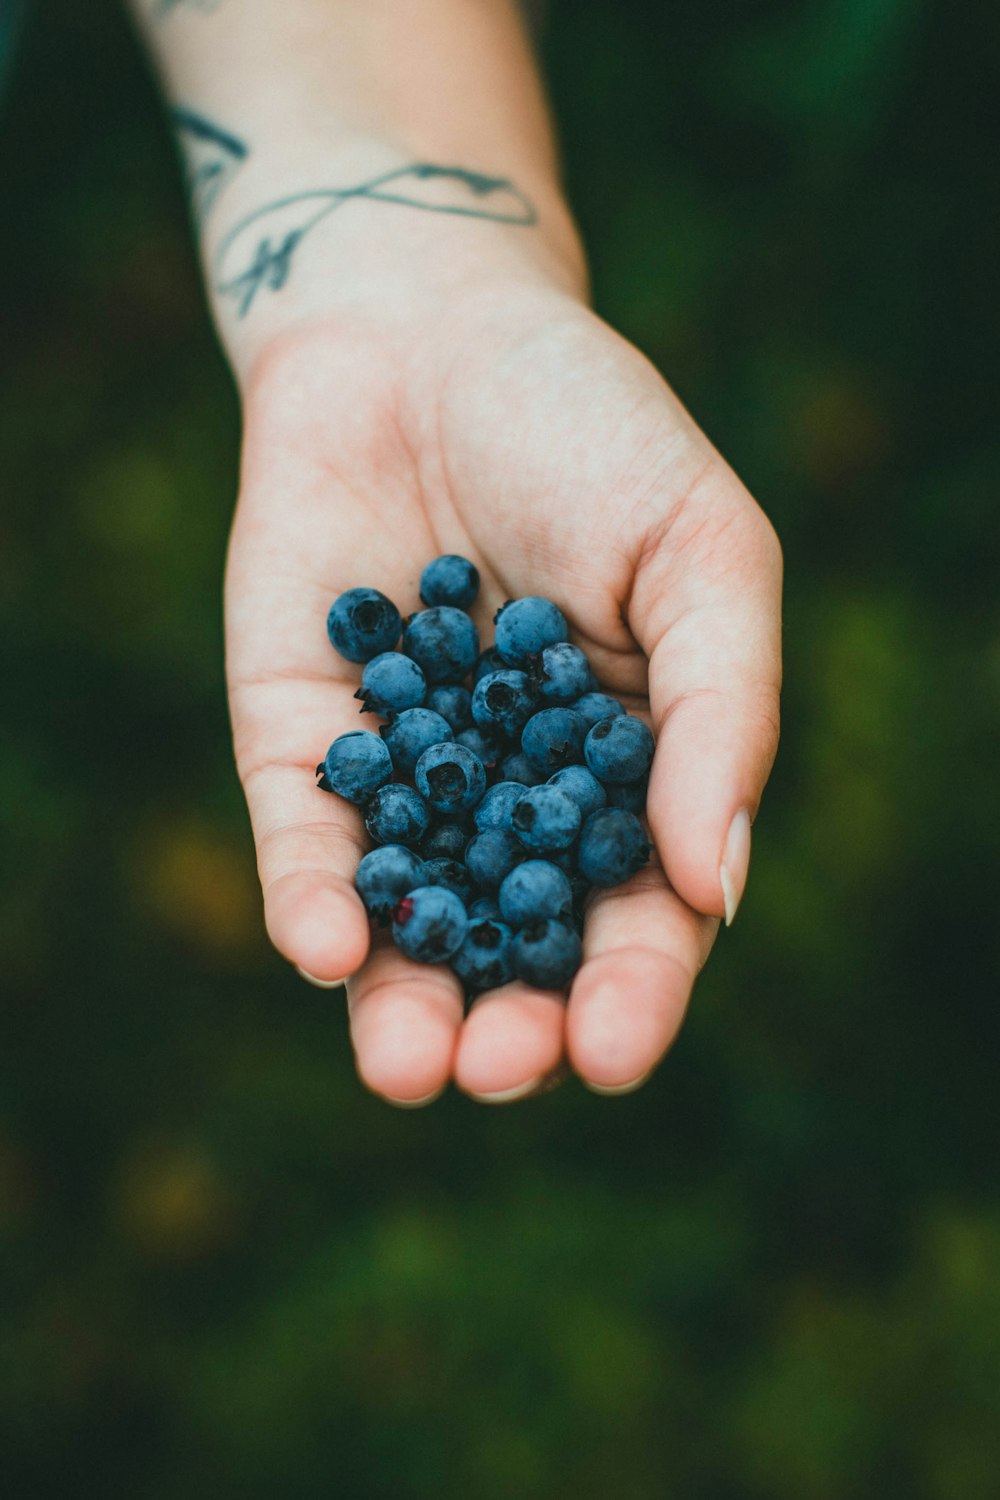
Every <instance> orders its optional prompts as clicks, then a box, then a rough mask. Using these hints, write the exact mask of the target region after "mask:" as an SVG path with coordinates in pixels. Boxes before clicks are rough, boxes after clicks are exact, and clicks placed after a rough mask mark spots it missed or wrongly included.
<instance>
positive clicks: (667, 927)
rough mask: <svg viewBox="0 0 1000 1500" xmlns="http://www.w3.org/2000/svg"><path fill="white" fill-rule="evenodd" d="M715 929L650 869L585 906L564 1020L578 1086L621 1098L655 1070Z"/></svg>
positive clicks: (654, 868)
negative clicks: (579, 956) (578, 963)
mask: <svg viewBox="0 0 1000 1500" xmlns="http://www.w3.org/2000/svg"><path fill="white" fill-rule="evenodd" d="M717 927H718V924H717V923H716V922H715V921H713V920H711V919H708V918H705V917H701V916H698V915H697V913H695V912H693V911H692V910H691V909H690V907H688V906H686V905H685V903H684V902H683V901H681V900H680V898H679V897H678V896H677V895H676V894H675V892H674V891H672V890H671V889H670V887H669V885H668V884H667V881H666V878H665V876H664V873H663V870H662V869H661V868H660V866H659V865H658V864H656V865H651V866H649V867H648V868H647V869H645V870H643V871H641V872H640V873H639V874H638V875H635V876H633V878H632V879H631V880H630V881H629V882H628V884H627V885H623V886H617V887H615V888H614V889H613V890H608V891H602V892H601V893H600V894H599V895H598V896H597V897H595V898H594V899H593V901H592V902H591V905H590V908H589V910H588V913H587V920H586V922H585V924H584V963H583V967H582V968H581V969H580V971H579V973H578V974H577V976H576V978H575V980H574V981H573V988H572V991H571V994H570V1001H569V1010H568V1012H567V1016H566V1046H567V1051H568V1054H569V1059H570V1061H571V1063H572V1064H573V1066H574V1068H575V1069H576V1071H577V1072H578V1073H579V1075H580V1077H581V1078H582V1079H583V1081H584V1082H585V1083H587V1084H589V1085H590V1086H591V1087H592V1088H596V1089H598V1090H599V1091H607V1092H611V1093H619V1092H622V1093H624V1092H627V1091H628V1090H629V1089H630V1088H635V1087H638V1085H639V1084H640V1083H641V1082H643V1080H644V1079H645V1078H646V1077H647V1075H648V1074H649V1073H650V1071H651V1070H652V1069H653V1068H655V1067H656V1065H657V1063H658V1062H659V1061H660V1059H661V1058H662V1056H663V1054H664V1053H665V1052H666V1050H667V1048H668V1047H669V1046H670V1044H671V1042H672V1041H673V1040H674V1037H675V1036H676V1035H677V1032H678V1030H679V1029H680V1025H681V1021H682V1020H683V1018H684V1012H685V1010H686V1008H687V1002H688V999H689V997H690V994H691V987H692V985H693V984H694V980H695V977H696V975H697V974H698V971H699V970H700V968H701V966H702V964H703V963H704V962H705V959H706V958H707V956H708V952H709V949H710V948H711V946H712V941H713V939H714V937H715V932H716V930H717Z"/></svg>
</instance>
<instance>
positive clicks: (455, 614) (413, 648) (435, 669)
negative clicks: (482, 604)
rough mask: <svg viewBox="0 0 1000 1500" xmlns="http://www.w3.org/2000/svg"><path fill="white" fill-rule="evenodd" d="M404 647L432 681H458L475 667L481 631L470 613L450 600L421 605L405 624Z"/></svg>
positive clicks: (429, 680)
mask: <svg viewBox="0 0 1000 1500" xmlns="http://www.w3.org/2000/svg"><path fill="white" fill-rule="evenodd" d="M403 650H404V651H405V652H406V654H407V656H412V657H413V660H414V661H415V662H417V663H418V664H419V665H420V666H421V667H422V668H423V672H424V676H425V677H426V678H427V681H428V682H429V683H431V684H434V683H438V682H447V683H458V682H461V680H462V678H463V677H465V676H466V674H467V673H468V672H471V671H472V668H473V665H474V663H475V660H476V657H477V655H478V654H479V635H478V632H477V631H476V627H475V625H474V624H473V623H472V621H471V620H470V618H469V616H468V615H467V614H466V613H465V612H464V611H463V610H461V609H453V608H452V607H451V605H449V604H440V605H436V606H435V607H434V608H433V609H422V610H420V612H419V613H418V614H415V615H411V616H410V618H409V619H408V620H407V622H406V625H405V626H404V627H403Z"/></svg>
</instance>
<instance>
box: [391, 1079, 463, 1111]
mask: <svg viewBox="0 0 1000 1500" xmlns="http://www.w3.org/2000/svg"><path fill="white" fill-rule="evenodd" d="M446 1087H447V1085H446V1084H442V1085H441V1087H440V1088H439V1089H432V1090H431V1092H430V1093H429V1094H421V1096H420V1098H419V1099H394V1098H393V1097H392V1095H391V1094H383V1095H382V1098H383V1099H384V1100H385V1102H386V1104H391V1105H392V1107H393V1108H394V1109H423V1108H424V1105H425V1104H433V1103H434V1100H435V1099H440V1097H441V1095H442V1094H443V1093H444V1091H445V1088H446Z"/></svg>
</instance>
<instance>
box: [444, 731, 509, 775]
mask: <svg viewBox="0 0 1000 1500" xmlns="http://www.w3.org/2000/svg"><path fill="white" fill-rule="evenodd" d="M456 738H457V740H458V743H459V744H460V745H464V746H465V748H466V749H467V750H471V751H472V753H473V755H475V756H478V758H479V759H480V760H481V761H482V763H483V765H484V766H485V767H486V769H487V771H492V770H493V767H494V766H495V765H497V763H498V762H499V760H500V758H501V757H502V755H503V753H504V750H505V749H506V741H505V740H504V738H503V736H502V735H499V734H491V733H490V731H489V730H488V729H480V727H479V725H478V724H473V725H472V726H471V728H469V729H463V730H462V733H461V734H459V735H457V736H456Z"/></svg>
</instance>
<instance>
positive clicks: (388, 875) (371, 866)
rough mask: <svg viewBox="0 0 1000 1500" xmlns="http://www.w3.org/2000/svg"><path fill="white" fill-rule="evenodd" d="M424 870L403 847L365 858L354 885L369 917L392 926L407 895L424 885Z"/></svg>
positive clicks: (386, 846)
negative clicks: (396, 909)
mask: <svg viewBox="0 0 1000 1500" xmlns="http://www.w3.org/2000/svg"><path fill="white" fill-rule="evenodd" d="M423 868H424V862H423V860H422V859H418V858H417V856H416V855H415V854H414V852H413V850H412V849H404V848H403V846H402V845H401V844H383V845H382V847H381V849H372V850H371V851H370V853H368V854H366V855H364V857H363V858H362V860H361V863H360V864H359V865H358V870H357V874H356V875H355V877H354V884H355V886H356V887H357V892H358V895H359V896H360V897H361V899H362V901H363V902H364V903H365V908H366V910H367V911H368V914H369V916H371V917H373V918H374V919H375V921H377V922H381V923H383V924H385V923H386V922H388V920H389V917H390V915H391V913H392V911H393V910H394V908H395V906H396V903H397V902H398V901H399V900H400V899H401V898H402V897H403V896H405V895H406V893H407V891H412V890H414V889H415V887H416V886H418V885H423ZM498 909H499V908H498Z"/></svg>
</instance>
